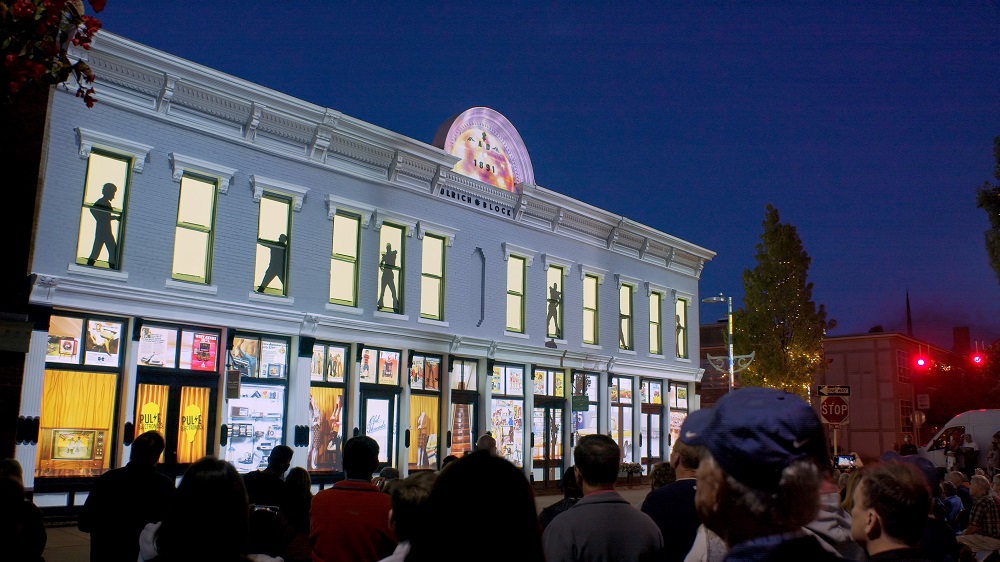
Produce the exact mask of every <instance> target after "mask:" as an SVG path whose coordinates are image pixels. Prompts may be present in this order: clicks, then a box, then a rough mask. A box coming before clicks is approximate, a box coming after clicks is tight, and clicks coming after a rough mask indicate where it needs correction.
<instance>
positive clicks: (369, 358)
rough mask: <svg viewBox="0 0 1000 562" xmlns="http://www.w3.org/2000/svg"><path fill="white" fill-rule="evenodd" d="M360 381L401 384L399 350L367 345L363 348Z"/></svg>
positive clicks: (390, 384)
mask: <svg viewBox="0 0 1000 562" xmlns="http://www.w3.org/2000/svg"><path fill="white" fill-rule="evenodd" d="M360 381H361V382H362V383H364V384H378V385H386V386H398V385H399V351H397V350H393V349H379V348H376V347H365V348H363V349H362V350H361V373H360Z"/></svg>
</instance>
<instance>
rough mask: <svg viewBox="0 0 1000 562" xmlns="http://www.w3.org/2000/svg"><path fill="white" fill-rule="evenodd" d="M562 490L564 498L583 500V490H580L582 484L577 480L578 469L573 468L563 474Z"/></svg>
mask: <svg viewBox="0 0 1000 562" xmlns="http://www.w3.org/2000/svg"><path fill="white" fill-rule="evenodd" d="M562 489H563V497H564V498H582V497H583V490H581V489H580V482H579V481H578V480H577V479H576V467H575V466H571V467H569V468H567V469H566V472H563V477H562Z"/></svg>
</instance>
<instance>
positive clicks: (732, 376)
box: [701, 293, 754, 393]
mask: <svg viewBox="0 0 1000 562" xmlns="http://www.w3.org/2000/svg"><path fill="white" fill-rule="evenodd" d="M701 302H703V303H708V304H719V303H727V305H728V307H729V314H728V320H729V357H728V359H729V361H728V369H725V370H723V368H722V361H721V360H722V359H723V358H722V357H713V356H711V355H708V354H707V353H706V354H705V357H706V358H708V362H709V364H710V365H712V366H713V367H715V369H716V370H717V371H719V372H720V373H726V374H728V375H729V380H728V389H727V390H726V392H727V393H729V392H732V391H733V387H734V386H735V385H736V373H737V372H739V371H742V370H743V369H746V368H747V367H748V366H749V365H750V362H751V361H753V356H754V353H750V355H739V356H734V355H733V297H731V296H730V297H724V296H722V293H719V294H718V295H717V296H714V297H706V298H703V299H701ZM737 361H739V367H737V366H736V362H737Z"/></svg>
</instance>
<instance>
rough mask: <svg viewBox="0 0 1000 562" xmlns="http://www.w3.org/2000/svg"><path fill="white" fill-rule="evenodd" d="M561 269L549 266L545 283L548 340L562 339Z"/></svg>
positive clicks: (562, 272) (546, 332)
mask: <svg viewBox="0 0 1000 562" xmlns="http://www.w3.org/2000/svg"><path fill="white" fill-rule="evenodd" d="M563 274H564V271H563V268H561V267H558V266H554V265H550V266H549V269H548V271H547V272H546V275H545V277H546V282H545V293H546V297H545V303H546V307H545V308H546V312H545V326H546V328H545V334H546V335H547V336H548V337H550V338H555V339H562V337H563Z"/></svg>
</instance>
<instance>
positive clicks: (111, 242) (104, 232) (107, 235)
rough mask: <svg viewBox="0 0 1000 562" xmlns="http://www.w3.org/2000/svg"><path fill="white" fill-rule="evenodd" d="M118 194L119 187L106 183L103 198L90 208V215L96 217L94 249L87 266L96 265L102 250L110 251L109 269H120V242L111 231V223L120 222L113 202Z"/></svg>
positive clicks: (102, 190) (119, 215) (102, 191)
mask: <svg viewBox="0 0 1000 562" xmlns="http://www.w3.org/2000/svg"><path fill="white" fill-rule="evenodd" d="M117 192H118V186H116V185H115V184H113V183H106V184H104V187H102V188H101V194H102V195H103V197H101V198H100V199H98V200H97V201H94V205H93V206H92V207H91V208H90V214H91V215H93V216H94V222H95V223H96V224H95V225H94V247H93V249H91V250H90V257H89V258H87V265H94V262H96V261H97V258H98V256H100V255H101V248H107V249H108V267H110V268H111V269H118V241H117V240H115V234H114V232H112V230H111V221H120V220H121V213H116V212H114V208H113V207H112V206H111V201H112V200H113V199H114V198H115V193H117Z"/></svg>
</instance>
